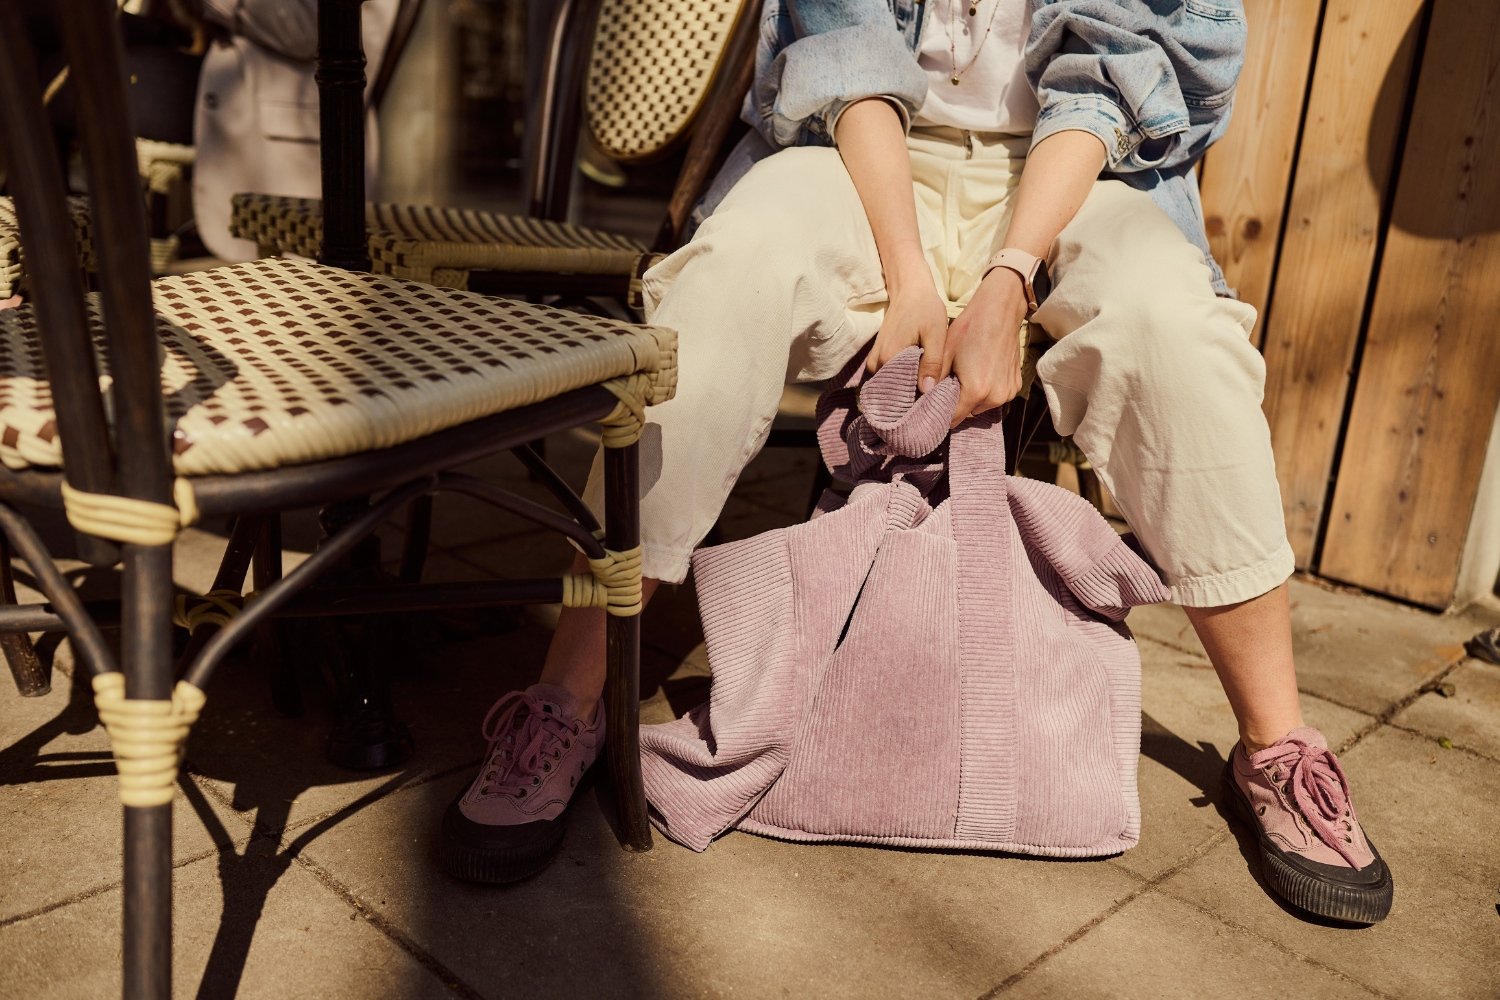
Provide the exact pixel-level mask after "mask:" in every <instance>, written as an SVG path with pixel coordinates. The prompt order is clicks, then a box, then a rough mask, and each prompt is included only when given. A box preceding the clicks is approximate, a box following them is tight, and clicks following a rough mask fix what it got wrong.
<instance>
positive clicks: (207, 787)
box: [0, 758, 485, 1000]
mask: <svg viewBox="0 0 1500 1000" xmlns="http://www.w3.org/2000/svg"><path fill="white" fill-rule="evenodd" d="M478 763H479V758H476V759H475V760H474V761H471V762H470V761H466V762H465V763H463V764H459V765H456V766H454V767H450V768H446V769H444V770H442V771H440V772H437V773H435V774H429V775H424V776H422V777H419V778H417V779H415V780H413V781H411V782H409V783H406V784H402V785H400V786H398V787H396V788H391V789H384V788H380V789H376V792H377V793H378V794H373V795H369V794H367V795H365V796H362V797H361V798H359V799H356V800H355V801H354V802H352V803H350V804H349V805H346V806H343V807H342V808H339V809H330V810H328V811H327V812H325V813H322V814H320V815H317V816H313V817H310V818H308V819H304V820H301V821H299V822H297V823H296V824H293V825H292V826H290V827H288V828H287V829H285V830H283V831H281V832H280V833H279V834H278V833H277V832H276V831H273V830H267V829H265V828H263V827H262V826H261V825H260V824H259V823H258V822H255V823H254V824H253V827H254V831H255V832H254V833H253V834H252V835H251V836H249V837H247V838H246V839H245V843H249V842H250V841H252V840H272V841H275V843H276V846H277V849H278V850H280V851H282V852H286V853H289V854H290V855H291V860H292V861H293V862H294V863H296V864H297V865H298V866H300V867H301V868H302V869H303V870H304V871H306V872H307V873H308V874H309V875H311V876H312V877H313V878H314V879H316V880H317V882H318V884H319V885H321V886H322V887H323V888H325V889H327V890H328V891H329V892H331V893H333V895H335V896H337V897H338V898H339V899H340V900H342V901H343V902H344V904H345V905H346V906H348V907H349V908H350V909H352V910H353V911H354V912H355V913H357V914H359V916H360V917H361V918H363V919H364V921H365V922H366V923H368V924H369V925H370V926H371V927H373V928H375V930H377V931H379V932H380V933H381V934H384V935H385V936H386V937H387V938H389V939H390V940H391V943H393V944H394V945H396V947H398V948H400V949H401V950H402V951H404V952H406V953H407V954H408V955H410V956H411V957H412V959H413V960H415V961H416V962H417V964H419V965H421V966H422V967H423V968H425V969H426V970H427V971H428V972H431V973H432V974H433V975H434V976H436V977H437V978H438V979H439V980H441V981H442V983H443V985H444V986H446V987H447V988H448V989H449V990H451V991H452V992H453V993H454V994H455V995H456V996H459V997H463V998H464V1000H485V997H484V995H483V994H482V993H480V992H479V991H478V990H476V989H474V988H473V987H472V986H470V985H469V984H468V983H465V982H464V981H463V980H462V979H460V978H459V977H458V976H457V975H456V974H455V973H454V972H453V971H452V970H451V969H449V968H448V967H447V966H445V965H443V963H442V962H440V961H438V960H437V958H435V957H434V956H433V955H432V954H431V953H430V952H428V951H427V950H426V949H424V948H423V947H422V946H421V945H419V944H417V943H416V942H415V941H413V940H411V939H410V938H409V937H407V936H406V935H405V934H403V933H401V931H400V930H398V929H397V928H396V927H395V926H394V925H393V924H391V922H390V921H388V920H386V919H385V918H384V917H382V916H381V915H380V914H379V913H377V912H375V911H374V910H372V909H371V908H370V907H369V906H367V905H365V902H364V900H362V899H360V898H359V896H357V895H355V893H354V892H352V891H351V890H350V889H349V888H348V887H347V886H345V885H344V884H343V883H342V882H340V881H339V880H338V879H336V878H334V877H333V876H332V875H331V874H329V873H328V872H327V871H325V870H324V869H323V868H321V867H319V866H318V865H317V864H315V863H314V862H312V861H310V860H308V859H307V858H306V857H304V856H303V854H302V848H304V847H306V846H307V845H306V844H301V845H299V844H297V843H296V841H295V840H292V839H288V838H287V837H286V836H285V835H286V834H288V833H291V832H292V831H293V830H295V829H300V828H302V827H306V826H308V825H310V824H315V823H319V822H322V821H324V820H327V819H329V818H331V817H334V816H339V815H341V814H346V813H354V812H358V811H359V809H361V808H363V807H365V806H368V805H373V804H374V803H375V802H376V801H377V800H379V799H384V798H387V797H388V796H391V795H396V794H398V793H400V792H404V791H407V790H409V789H412V788H417V787H419V786H421V785H425V784H428V783H429V782H432V781H436V780H438V779H439V778H446V777H448V776H449V775H452V774H456V773H458V772H459V771H463V770H467V769H470V768H473V767H474V766H476V765H477V764H478ZM199 787H200V788H201V789H202V790H203V792H204V794H206V795H210V796H212V797H213V798H214V799H215V800H217V801H218V802H220V803H221V804H222V805H224V806H225V807H226V808H228V809H230V810H231V811H233V804H232V803H231V802H230V801H229V798H228V797H227V796H225V795H224V794H223V793H222V792H221V791H220V790H219V789H217V788H215V787H214V786H213V785H211V784H209V783H208V782H205V783H204V784H203V785H200V786H199ZM367 800H368V801H367ZM236 815H238V814H237V813H236ZM247 822H249V821H247ZM235 846H238V845H235ZM217 853H219V852H218V851H217V850H214V851H208V852H206V853H204V854H201V855H199V856H198V857H195V858H193V859H192V860H193V861H199V860H202V859H203V858H206V857H210V856H212V855H214V854H217ZM188 863H189V862H183V864H184V865H185V864H188ZM173 867H174V868H180V867H182V865H174V866H173ZM115 884H116V885H118V884H119V883H115ZM106 888H112V886H110V887H106ZM99 891H104V890H99ZM97 894H98V892H90V893H89V894H88V895H97ZM76 901H77V900H68V901H67V902H76ZM65 905H67V903H66V902H65V903H58V904H57V906H51V907H48V908H47V909H48V910H53V909H57V907H59V906H65ZM41 912H45V911H41ZM11 922H14V921H11ZM0 926H4V924H0Z"/></svg>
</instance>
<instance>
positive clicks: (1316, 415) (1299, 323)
mask: <svg viewBox="0 0 1500 1000" xmlns="http://www.w3.org/2000/svg"><path fill="white" fill-rule="evenodd" d="M1422 6H1423V2H1422V0H1385V2H1383V3H1379V4H1372V3H1368V2H1366V0H1328V9H1327V12H1326V14H1325V15H1324V18H1323V29H1322V35H1321V38H1320V39H1319V43H1318V63H1317V66H1316V67H1315V68H1314V70H1313V82H1312V92H1311V95H1310V97H1309V99H1308V107H1307V120H1306V125H1305V127H1304V130H1303V136H1302V146H1301V149H1300V151H1299V153H1298V157H1297V165H1296V173H1295V176H1294V178H1293V181H1292V198H1291V203H1290V206H1289V208H1288V212H1287V220H1286V235H1285V236H1284V237H1283V239H1282V246H1281V263H1280V269H1279V270H1278V271H1277V278H1276V288H1275V290H1274V292H1273V293H1272V297H1271V307H1270V309H1269V310H1267V311H1266V313H1265V314H1264V315H1263V317H1262V323H1261V329H1262V331H1263V332H1262V347H1263V350H1264V352H1265V356H1266V400H1265V411H1266V419H1267V420H1268V421H1269V422H1270V425H1271V441H1272V446H1273V449H1274V450H1275V453H1276V468H1277V474H1278V477H1279V478H1280V480H1281V499H1282V506H1283V507H1284V509H1285V511H1286V522H1287V534H1288V536H1289V537H1290V539H1291V542H1292V549H1293V551H1294V552H1296V554H1297V565H1298V567H1300V568H1303V569H1306V568H1307V567H1308V566H1310V565H1311V563H1312V560H1313V556H1314V552H1315V547H1316V543H1317V537H1318V532H1319V529H1320V527H1321V525H1322V521H1323V511H1324V505H1325V504H1326V503H1327V499H1328V493H1329V486H1330V482H1329V477H1330V473H1331V471H1332V468H1333V457H1334V453H1335V451H1336V449H1337V445H1338V439H1339V434H1340V431H1341V430H1342V423H1343V415H1344V404H1345V400H1346V398H1347V396H1348V392H1349V366H1350V364H1351V362H1352V360H1353V358H1354V350H1355V346H1356V344H1357V343H1358V341H1359V335H1360V327H1361V324H1362V323H1363V321H1364V308H1365V300H1366V298H1367V295H1368V291H1369V285H1370V280H1371V276H1372V275H1371V272H1372V268H1373V265H1374V261H1375V250H1376V244H1377V241H1378V238H1379V233H1380V227H1381V224H1382V222H1383V220H1382V219H1381V212H1382V208H1383V206H1384V204H1385V201H1386V192H1387V190H1388V186H1389V183H1390V176H1391V168H1392V167H1393V166H1394V165H1395V159H1396V150H1395V144H1396V139H1397V133H1398V131H1399V128H1400V124H1401V119H1402V116H1403V113H1404V109H1405V104H1406V97H1407V93H1408V91H1409V86H1410V80H1411V64H1412V53H1413V50H1414V48H1415V43H1416V34H1417V28H1418V25H1419V23H1420V19H1421V14H1422Z"/></svg>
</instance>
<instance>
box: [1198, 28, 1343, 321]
mask: <svg viewBox="0 0 1500 1000" xmlns="http://www.w3.org/2000/svg"><path fill="white" fill-rule="evenodd" d="M1321 6H1322V4H1321V3H1320V2H1319V0H1245V20H1246V21H1247V22H1248V24H1249V28H1250V38H1249V42H1248V43H1247V47H1248V55H1247V58H1246V60H1245V68H1244V70H1243V72H1242V73H1241V74H1240V82H1239V86H1238V89H1237V91H1236V94H1235V100H1234V116H1233V118H1232V119H1231V122H1232V124H1231V127H1230V130H1229V132H1228V133H1227V134H1226V135H1225V136H1224V137H1223V138H1222V139H1220V140H1219V141H1218V142H1217V143H1215V144H1214V147H1213V149H1211V150H1210V151H1209V152H1208V154H1207V155H1206V156H1205V157H1204V158H1203V170H1202V173H1201V174H1200V180H1201V185H1202V192H1203V205H1204V224H1205V226H1206V228H1207V230H1208V241H1209V246H1210V248H1211V249H1212V250H1213V252H1214V259H1216V260H1217V261H1218V262H1219V266H1220V267H1222V268H1223V269H1224V277H1225V278H1226V279H1227V280H1228V282H1229V287H1230V288H1233V289H1235V290H1236V291H1237V292H1238V293H1239V297H1240V298H1241V299H1243V300H1245V301H1246V302H1249V303H1250V304H1251V305H1253V306H1255V307H1256V308H1257V309H1261V308H1263V307H1264V306H1265V304H1266V302H1267V301H1269V298H1270V295H1269V292H1270V288H1271V275H1272V271H1273V269H1274V268H1275V262H1276V243H1277V240H1278V237H1279V236H1280V233H1281V220H1282V209H1283V206H1284V205H1285V204H1286V193H1287V183H1288V180H1289V178H1290V177H1291V171H1292V158H1293V155H1294V153H1295V152H1296V148H1297V130H1298V126H1299V123H1300V122H1301V118H1302V102H1303V98H1304V97H1305V96H1306V90H1307V77H1308V74H1309V72H1310V71H1311V67H1312V52H1313V43H1314V42H1315V41H1316V38H1317V29H1318V13H1319V9H1320V7H1321ZM1256 330H1257V333H1256V336H1257V337H1260V333H1259V330H1260V327H1257V328H1256Z"/></svg>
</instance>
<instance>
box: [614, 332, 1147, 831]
mask: <svg viewBox="0 0 1500 1000" xmlns="http://www.w3.org/2000/svg"><path fill="white" fill-rule="evenodd" d="M919 356H920V354H919V351H918V350H917V349H916V348H913V349H911V350H910V351H907V352H905V353H904V354H902V355H900V356H899V357H898V358H896V359H895V360H894V361H892V362H891V363H890V364H888V365H886V367H884V368H883V369H881V371H880V373H879V374H877V375H876V376H875V377H874V378H872V379H871V380H869V381H868V382H865V383H864V384H863V385H861V381H862V378H863V370H864V369H863V359H862V358H856V359H855V360H854V361H852V362H851V363H850V365H849V366H848V367H847V368H846V369H845V370H844V373H843V374H842V375H841V376H840V378H839V379H838V380H836V381H835V383H834V385H835V388H833V389H831V390H830V391H829V392H828V393H826V394H825V396H824V399H823V401H822V402H821V403H820V405H819V423H820V427H819V439H820V443H821V444H822V446H823V452H824V458H825V460H826V461H827V462H828V464H829V466H830V468H831V469H832V470H833V472H834V475H835V477H836V478H837V479H840V480H842V481H843V482H845V483H854V484H855V485H854V487H853V489H852V491H851V492H850V493H849V496H848V499H847V500H844V499H842V498H841V497H839V496H837V495H835V494H833V493H830V494H828V495H826V496H825V497H824V500H823V502H822V503H821V504H820V505H819V512H818V514H817V515H816V516H814V518H813V519H812V520H811V521H809V522H807V523H806V524H801V525H796V526H793V527H790V528H781V529H777V530H775V531H770V532H766V533H765V534H762V535H758V536H756V537H754V538H750V539H746V540H744V541H740V542H734V543H731V544H728V545H721V546H716V547H713V548H708V549H703V550H701V551H699V552H698V553H697V554H695V555H694V557H693V572H694V574H695V576H696V578H697V582H698V595H699V604H700V607H701V611H702V616H703V631H704V636H705V638H706V640H707V644H708V654H709V662H710V664H711V665H712V667H713V674H714V684H713V690H712V693H711V695H710V697H709V701H708V702H707V703H706V704H703V705H700V706H699V707H698V708H696V709H693V710H692V711H690V712H688V713H687V715H685V716H684V717H682V718H681V719H678V720H676V721H675V722H671V723H667V724H665V725H660V726H646V727H643V729H642V730H641V753H642V770H643V773H644V777H645V783H646V796H647V798H648V800H649V801H650V803H651V806H652V809H653V819H654V821H655V822H656V824H657V826H658V827H659V828H660V829H661V830H662V832H663V833H665V834H666V835H667V836H669V837H671V838H672V839H673V840H676V841H678V842H680V843H682V844H685V845H687V846H688V847H691V848H693V849H694V850H699V851H701V850H703V849H705V848H706V847H707V846H708V844H709V843H710V841H712V840H713V838H714V837H716V836H718V835H719V834H721V833H723V832H725V831H726V830H729V829H731V828H735V827H737V828H739V829H741V830H746V831H749V832H751V833H760V834H765V835H769V836H774V837H781V838H785V839H789V840H800V841H823V840H839V841H854V842H863V843H879V844H890V845H896V846H909V847H956V848H968V849H990V850H1001V851H1014V852H1020V853H1027V854H1043V855H1054V856H1075V857H1083V856H1091V855H1102V854H1114V853H1118V852H1120V851H1123V850H1125V849H1126V848H1128V847H1130V846H1132V845H1134V844H1135V843H1136V841H1137V840H1138V839H1139V836H1140V805H1139V801H1138V799H1137V794H1136V760H1137V757H1138V755H1139V751H1140V659H1139V656H1138V655H1137V652H1136V648H1135V643H1134V642H1133V640H1132V639H1131V637H1130V633H1129V631H1128V630H1127V629H1126V628H1125V626H1124V624H1123V619H1124V617H1125V613H1126V611H1127V610H1128V609H1129V608H1131V607H1133V606H1135V605H1138V604H1147V603H1154V602H1156V601H1161V600H1166V599H1167V597H1168V591H1167V589H1166V587H1165V586H1164V585H1163V584H1162V582H1161V580H1160V578H1159V577H1158V576H1157V574H1156V572H1155V571H1154V570H1152V569H1151V567H1150V566H1148V565H1147V564H1146V563H1145V562H1144V561H1143V560H1142V559H1141V558H1140V557H1139V556H1137V555H1136V554H1135V553H1134V552H1133V551H1131V549H1130V548H1129V547H1128V546H1127V545H1125V543H1124V542H1122V541H1121V540H1120V538H1119V536H1117V535H1116V534H1115V532H1114V530H1113V529H1112V528H1110V526H1109V525H1108V524H1107V523H1106V522H1105V521H1104V519H1103V518H1102V517H1100V516H1099V514H1098V512H1097V511H1095V510H1094V509H1093V508H1092V507H1091V506H1089V505H1088V504H1087V503H1086V502H1085V501H1083V500H1082V499H1080V498H1079V497H1077V496H1075V495H1074V494H1072V493H1069V492H1067V491H1066V490H1062V489H1059V488H1058V487H1055V486H1051V485H1048V484H1045V483H1039V482H1036V481H1033V480H1025V479H1017V478H1014V477H1010V476H1007V475H1005V471H1004V470H1005V454H1004V441H1003V438H1002V436H1001V433H1000V425H999V420H998V415H997V414H987V415H982V416H980V417H976V418H974V419H972V420H970V421H969V422H967V423H966V424H965V425H964V426H963V427H961V428H960V429H959V430H958V431H957V432H955V433H954V434H952V435H951V436H950V435H949V434H948V431H947V421H948V415H950V414H951V413H952V412H953V407H954V405H955V404H956V402H957V391H958V387H957V383H956V382H955V381H954V380H953V379H951V378H950V379H948V380H946V381H945V382H943V383H941V384H939V385H938V386H937V387H936V388H935V389H933V390H932V391H931V392H929V393H927V394H926V395H923V396H920V397H919V396H918V395H917V392H916V369H917V361H918V358H919ZM856 401H857V402H856Z"/></svg>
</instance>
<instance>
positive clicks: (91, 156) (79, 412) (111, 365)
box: [0, 0, 172, 562]
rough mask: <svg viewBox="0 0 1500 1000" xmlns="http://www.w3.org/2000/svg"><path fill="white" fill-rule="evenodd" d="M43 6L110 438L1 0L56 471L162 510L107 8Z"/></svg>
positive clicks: (11, 155)
mask: <svg viewBox="0 0 1500 1000" xmlns="http://www.w3.org/2000/svg"><path fill="white" fill-rule="evenodd" d="M55 10H56V14H57V19H58V23H59V27H60V29H61V34H62V37H63V42H64V45H65V47H66V50H67V54H68V61H69V63H70V65H71V66H72V67H73V72H72V74H71V79H72V86H73V87H74V88H75V93H76V98H77V108H78V123H77V124H78V134H79V139H80V141H81V145H82V147H83V153H84V159H85V164H86V167H87V172H88V173H87V176H88V186H89V194H90V198H91V201H92V207H93V219H94V231H95V234H96V235H97V237H98V239H97V240H96V241H95V251H96V253H97V255H98V261H99V293H100V305H101V306H102V315H103V325H104V332H105V337H104V345H103V354H104V361H105V364H106V366H107V368H108V372H109V375H110V381H111V384H110V388H109V394H110V406H109V410H110V412H111V413H112V414H113V430H112V432H111V430H110V429H109V427H108V425H107V423H106V420H105V403H104V399H103V397H102V394H101V391H100V383H99V364H98V361H97V360H96V355H95V348H94V344H93V340H92V337H91V334H90V322H89V315H88V313H89V306H88V303H87V301H86V299H85V295H84V288H83V284H82V280H81V278H80V276H79V273H78V266H77V248H76V246H75V244H74V237H73V226H72V223H71V221H70V219H69V215H68V211H67V207H66V203H65V200H64V190H63V183H62V178H63V174H62V170H61V168H60V165H59V163H58V157H57V151H56V149H55V148H54V146H53V144H52V142H51V134H52V133H51V131H50V130H49V129H48V128H47V127H46V124H45V119H44V117H43V108H42V91H41V86H40V82H39V80H38V78H37V67H36V57H35V52H34V51H33V48H32V44H31V41H30V37H29V35H28V33H27V31H26V29H25V25H24V22H23V19H22V17H21V14H20V10H19V5H17V4H11V3H0V143H3V145H4V148H5V150H6V159H7V166H8V167H9V183H10V186H11V190H12V192H13V193H14V194H15V196H16V211H17V215H18V217H19V220H20V223H21V242H22V245H23V247H24V250H25V254H26V260H27V267H28V269H29V270H30V272H31V276H32V288H31V292H32V295H31V302H32V308H33V309H34V310H35V318H36V329H37V330H38V331H39V338H40V341H41V343H40V348H41V353H42V358H43V362H44V364H45V365H46V370H47V377H48V381H49V383H50V386H51V395H52V400H53V404H54V408H55V411H56V419H57V433H58V436H59V440H60V442H61V444H62V449H63V456H64V475H65V476H66V478H67V481H68V483H69V484H70V485H71V486H72V487H73V488H74V489H77V490H81V491H84V492H89V493H116V494H119V495H122V496H128V497H133V498H136V499H140V500H149V501H153V502H156V503H162V504H170V503H171V502H172V489H171V484H172V473H171V464H170V457H169V455H168V450H167V439H166V431H165V427H166V418H165V414H164V409H163V405H162V393H161V376H160V368H159V362H158V359H157V350H158V344H157V337H156V330H155V319H154V313H153V310H152V305H151V257H150V249H149V243H148V240H147V227H146V215H145V203H144V201H143V200H142V198H141V195H140V186H139V185H140V181H139V180H138V177H137V165H136V155H135V142H134V136H133V131H132V129H131V126H130V112H129V109H128V107H127V105H126V88H127V83H126V78H125V72H124V56H123V52H122V48H121V42H120V35H119V28H118V25H117V22H116V18H115V12H114V5H113V4H107V3H99V2H98V0H58V2H57V4H56V7H55ZM112 440H113V442H118V443H119V445H116V444H112ZM85 542H86V539H85V538H84V537H83V536H81V537H80V554H82V555H83V556H84V558H86V559H88V560H89V561H91V562H106V561H107V562H112V561H114V560H113V559H112V558H109V556H108V552H107V547H105V546H104V545H103V543H97V544H95V543H92V542H90V543H88V544H85Z"/></svg>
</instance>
